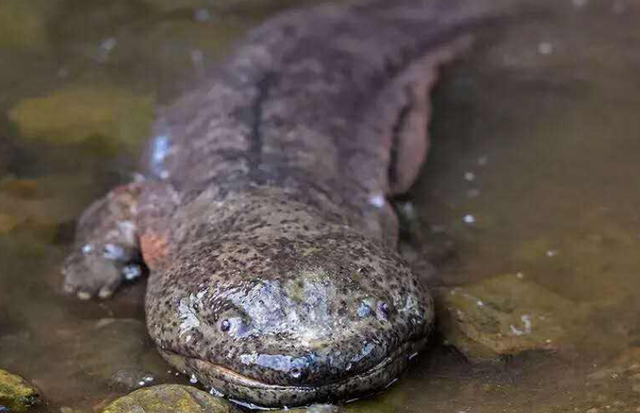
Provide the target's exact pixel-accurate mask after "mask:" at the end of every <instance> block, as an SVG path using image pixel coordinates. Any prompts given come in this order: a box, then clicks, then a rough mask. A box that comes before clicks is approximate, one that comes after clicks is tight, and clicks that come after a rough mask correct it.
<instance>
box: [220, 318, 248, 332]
mask: <svg viewBox="0 0 640 413" xmlns="http://www.w3.org/2000/svg"><path fill="white" fill-rule="evenodd" d="M249 324H250V323H248V322H246V320H245V317H242V316H239V315H231V314H225V315H223V316H222V317H221V319H220V321H218V328H219V329H220V331H222V332H223V333H226V334H228V335H230V336H234V337H239V336H243V335H245V334H247V333H248V332H249V327H250V326H249Z"/></svg>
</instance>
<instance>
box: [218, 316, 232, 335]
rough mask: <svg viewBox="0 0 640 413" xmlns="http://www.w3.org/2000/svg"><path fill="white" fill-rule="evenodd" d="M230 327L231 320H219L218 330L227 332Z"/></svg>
mask: <svg viewBox="0 0 640 413" xmlns="http://www.w3.org/2000/svg"><path fill="white" fill-rule="evenodd" d="M230 329H231V321H229V320H227V319H224V320H222V321H221V322H220V330H222V331H223V332H225V333H226V332H227V331H229V330H230Z"/></svg>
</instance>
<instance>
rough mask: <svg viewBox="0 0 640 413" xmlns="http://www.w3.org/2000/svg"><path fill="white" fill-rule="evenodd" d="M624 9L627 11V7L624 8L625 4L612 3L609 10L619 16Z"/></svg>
mask: <svg viewBox="0 0 640 413" xmlns="http://www.w3.org/2000/svg"><path fill="white" fill-rule="evenodd" d="M626 9H627V7H626V6H625V4H624V3H623V2H622V1H615V2H613V6H612V7H611V10H612V11H613V12H614V13H615V14H620V13H622V12H624V11H625V10H626Z"/></svg>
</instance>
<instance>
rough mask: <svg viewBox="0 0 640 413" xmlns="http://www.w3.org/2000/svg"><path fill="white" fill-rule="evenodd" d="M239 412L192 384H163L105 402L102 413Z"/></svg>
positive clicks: (229, 404) (222, 400)
mask: <svg viewBox="0 0 640 413" xmlns="http://www.w3.org/2000/svg"><path fill="white" fill-rule="evenodd" d="M129 412H131V413H133V412H145V413H165V412H180V413H240V411H239V410H238V409H236V408H235V407H234V406H233V405H232V404H231V403H229V402H228V401H226V400H224V399H221V398H218V397H214V396H212V395H210V394H209V393H206V392H204V391H202V390H198V389H196V388H195V387H190V386H183V385H179V384H163V385H159V386H153V387H147V388H144V389H140V390H136V391H134V392H133V393H130V394H128V395H126V396H124V397H121V398H119V399H117V400H116V401H114V402H113V403H111V404H109V405H108V406H107V407H106V408H105V409H104V410H103V411H102V413H129Z"/></svg>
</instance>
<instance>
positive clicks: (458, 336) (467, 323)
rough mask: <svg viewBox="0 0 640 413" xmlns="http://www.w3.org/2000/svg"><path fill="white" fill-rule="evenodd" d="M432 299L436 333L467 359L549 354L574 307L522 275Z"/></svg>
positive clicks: (453, 290) (561, 336) (442, 292)
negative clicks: (520, 354)
mask: <svg viewBox="0 0 640 413" xmlns="http://www.w3.org/2000/svg"><path fill="white" fill-rule="evenodd" d="M436 297H437V298H436V308H437V317H438V320H439V322H440V328H441V331H442V334H443V335H444V337H445V339H446V341H447V342H448V343H449V344H450V345H452V346H454V347H456V348H457V349H458V350H459V351H460V352H461V353H463V354H464V355H465V356H466V357H467V358H468V359H469V360H472V361H487V360H497V359H499V358H500V357H501V356H506V355H514V354H518V353H521V352H524V351H530V350H555V349H557V348H558V346H559V344H560V342H561V341H562V340H563V339H564V338H565V337H566V335H567V330H568V325H569V324H570V323H571V319H572V318H573V317H574V316H576V314H577V313H576V304H575V303H573V302H572V301H569V300H567V299H565V298H563V297H560V296H559V295H557V294H555V293H553V292H551V291H549V290H546V289H545V288H543V287H541V286H539V285H536V284H534V283H533V282H531V281H528V280H526V279H524V277H523V276H522V275H503V276H497V277H493V278H490V279H487V280H484V281H482V282H480V283H478V284H473V285H469V286H462V287H456V288H450V289H449V288H442V289H439V290H438V292H437V294H436Z"/></svg>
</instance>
